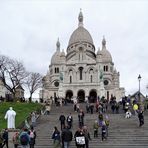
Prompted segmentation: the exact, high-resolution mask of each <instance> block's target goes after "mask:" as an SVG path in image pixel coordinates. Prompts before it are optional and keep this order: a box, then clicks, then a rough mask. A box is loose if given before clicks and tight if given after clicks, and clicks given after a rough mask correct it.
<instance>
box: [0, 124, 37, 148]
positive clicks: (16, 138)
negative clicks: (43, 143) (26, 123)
mask: <svg viewBox="0 0 148 148" xmlns="http://www.w3.org/2000/svg"><path fill="white" fill-rule="evenodd" d="M35 139H36V131H35V130H34V127H33V126H31V127H30V129H27V128H23V129H22V130H21V131H16V132H15V133H14V135H13V137H12V141H13V145H14V148H18V147H19V148H20V147H21V148H34V145H35ZM4 147H6V148H10V147H9V146H8V129H7V128H6V129H5V130H4V132H2V133H1V134H0V148H4Z"/></svg>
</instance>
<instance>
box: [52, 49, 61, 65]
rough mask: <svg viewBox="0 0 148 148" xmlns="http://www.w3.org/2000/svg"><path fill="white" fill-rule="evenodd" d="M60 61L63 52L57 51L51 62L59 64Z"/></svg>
mask: <svg viewBox="0 0 148 148" xmlns="http://www.w3.org/2000/svg"><path fill="white" fill-rule="evenodd" d="M60 62H61V52H60V51H56V52H55V53H54V54H53V56H52V58H51V64H59V63H60Z"/></svg>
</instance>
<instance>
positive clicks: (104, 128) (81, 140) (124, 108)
mask: <svg viewBox="0 0 148 148" xmlns="http://www.w3.org/2000/svg"><path fill="white" fill-rule="evenodd" d="M108 108H110V109H111V112H112V113H113V114H119V113H122V114H123V115H124V114H125V118H127V119H128V118H131V117H132V116H136V117H138V118H139V127H141V126H142V125H143V124H144V111H143V110H142V108H141V107H140V105H139V104H138V102H137V101H136V100H133V101H131V100H130V99H129V98H128V97H125V98H122V100H120V101H119V102H117V101H116V98H115V97H112V98H111V99H110V101H109V102H108V101H107V100H105V99H104V98H103V99H101V100H99V101H97V102H95V103H89V102H88V101H86V111H83V110H82V109H81V107H80V103H79V102H78V101H75V102H73V109H74V112H77V114H78V117H77V119H74V120H77V121H78V129H77V130H76V131H74V129H72V127H73V117H72V114H71V113H69V115H68V116H67V117H66V116H65V115H64V113H62V114H61V115H60V117H59V121H60V125H61V130H58V128H57V127H54V129H55V130H54V132H53V134H55V132H57V131H58V142H57V137H55V136H52V139H53V141H54V144H53V145H54V148H58V147H59V148H61V147H62V148H70V143H71V141H72V140H73V139H74V141H75V145H76V147H77V148H89V141H90V140H91V139H92V138H91V137H90V133H89V130H88V129H89V128H92V127H87V126H86V124H87V123H84V122H85V120H84V118H85V113H88V114H93V113H94V112H96V113H97V117H96V120H95V121H94V123H93V132H94V133H93V138H100V139H101V141H104V140H107V138H108V135H109V132H108V129H109V125H110V120H109V117H108V114H107V111H108ZM72 131H73V133H72ZM99 136H100V137H99ZM65 137H68V138H65ZM55 141H56V142H55ZM57 143H58V144H57Z"/></svg>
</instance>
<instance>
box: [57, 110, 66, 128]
mask: <svg viewBox="0 0 148 148" xmlns="http://www.w3.org/2000/svg"><path fill="white" fill-rule="evenodd" d="M59 120H60V122H61V131H62V129H63V128H64V127H65V120H66V118H65V116H64V114H63V112H62V114H61V115H60V117H59Z"/></svg>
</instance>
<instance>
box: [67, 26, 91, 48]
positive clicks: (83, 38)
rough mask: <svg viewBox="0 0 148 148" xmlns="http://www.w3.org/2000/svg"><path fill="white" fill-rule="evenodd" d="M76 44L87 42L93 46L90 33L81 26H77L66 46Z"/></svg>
mask: <svg viewBox="0 0 148 148" xmlns="http://www.w3.org/2000/svg"><path fill="white" fill-rule="evenodd" d="M77 42H87V43H90V44H92V45H93V39H92V37H91V35H90V33H89V32H88V31H87V30H86V29H85V28H84V27H82V26H79V27H78V28H77V29H76V30H75V31H74V32H73V33H72V35H71V37H70V39H69V43H68V46H70V45H72V44H74V43H77Z"/></svg>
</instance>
